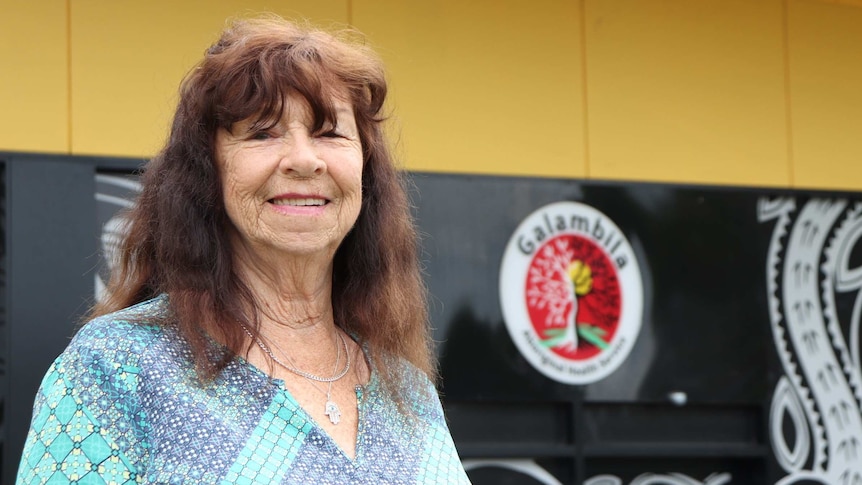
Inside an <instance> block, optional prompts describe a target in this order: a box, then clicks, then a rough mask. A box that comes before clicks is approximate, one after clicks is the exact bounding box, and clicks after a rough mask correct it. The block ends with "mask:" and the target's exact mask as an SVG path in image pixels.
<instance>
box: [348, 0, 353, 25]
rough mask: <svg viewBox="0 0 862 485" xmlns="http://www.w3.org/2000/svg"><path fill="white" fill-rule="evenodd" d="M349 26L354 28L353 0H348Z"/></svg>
mask: <svg viewBox="0 0 862 485" xmlns="http://www.w3.org/2000/svg"><path fill="white" fill-rule="evenodd" d="M347 25H349V26H351V27H353V0H347Z"/></svg>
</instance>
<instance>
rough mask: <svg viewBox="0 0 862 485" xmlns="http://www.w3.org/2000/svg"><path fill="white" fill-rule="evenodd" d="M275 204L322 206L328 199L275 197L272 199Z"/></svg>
mask: <svg viewBox="0 0 862 485" xmlns="http://www.w3.org/2000/svg"><path fill="white" fill-rule="evenodd" d="M272 202H273V204H275V205H290V206H294V207H306V206H321V205H323V204H324V203H325V202H326V201H324V200H323V199H275V200H273V201H272Z"/></svg>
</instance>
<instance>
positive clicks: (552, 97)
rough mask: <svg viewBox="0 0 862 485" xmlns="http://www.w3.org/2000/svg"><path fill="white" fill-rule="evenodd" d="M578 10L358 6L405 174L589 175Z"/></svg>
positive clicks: (568, 5) (440, 3)
mask: <svg viewBox="0 0 862 485" xmlns="http://www.w3.org/2000/svg"><path fill="white" fill-rule="evenodd" d="M578 5H579V3H578V2H559V1H553V0H544V1H534V2H510V1H505V2H499V1H490V0H483V1H469V2H468V1H461V0H437V1H428V2H403V1H400V0H386V1H379V0H354V1H353V6H352V19H353V24H354V26H356V27H357V28H358V29H359V30H360V31H362V32H364V33H365V34H366V35H368V37H369V38H370V40H371V42H372V44H373V45H374V46H375V47H377V48H378V50H379V51H380V52H381V54H382V56H383V58H384V60H385V62H386V64H387V68H388V71H389V74H390V80H391V84H392V91H393V97H392V103H391V106H392V107H393V108H394V114H395V116H396V117H397V118H396V120H395V125H396V126H397V127H398V128H396V131H397V130H399V129H400V131H401V134H402V137H401V148H402V151H403V152H404V153H405V154H406V158H407V167H408V168H411V169H415V170H429V171H445V172H472V173H486V174H488V173H490V174H520V175H548V176H562V177H582V176H584V175H585V166H584V112H583V102H582V98H583V91H582V89H583V82H582V78H583V76H582V69H581V65H582V58H581V43H580V40H581V34H580V32H581V30H580V16H579V7H578Z"/></svg>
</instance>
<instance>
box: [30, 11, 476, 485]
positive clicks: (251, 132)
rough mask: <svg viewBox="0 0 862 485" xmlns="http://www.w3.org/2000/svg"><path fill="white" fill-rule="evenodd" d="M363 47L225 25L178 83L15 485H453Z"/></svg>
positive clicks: (410, 249) (58, 366)
mask: <svg viewBox="0 0 862 485" xmlns="http://www.w3.org/2000/svg"><path fill="white" fill-rule="evenodd" d="M385 95H386V84H385V81H384V78H383V70H382V67H381V65H380V63H379V61H378V60H377V58H376V56H375V55H374V54H373V53H372V52H371V51H370V50H369V49H368V48H366V47H364V46H361V45H358V44H356V43H351V42H349V41H346V40H344V38H342V37H341V36H339V35H332V34H328V33H324V32H321V31H318V30H314V29H311V28H305V27H299V26H297V25H295V24H292V23H289V22H286V21H284V20H282V19H278V18H267V19H258V20H245V21H239V22H236V23H234V24H233V25H232V26H231V27H229V28H228V29H227V30H226V31H225V32H224V33H223V34H222V37H221V39H220V40H219V41H218V42H217V43H216V44H215V45H213V46H212V47H211V48H210V49H209V50H208V51H207V53H206V55H205V57H204V59H203V61H201V63H200V64H199V65H198V66H197V67H196V68H195V69H194V70H193V71H192V72H191V73H190V74H189V76H188V77H187V78H186V80H185V81H184V82H183V85H182V89H181V93H180V102H179V106H178V108H177V112H176V115H175V117H174V122H173V126H172V130H171V135H170V138H169V140H168V142H167V144H166V146H165V148H164V149H163V150H162V152H161V153H160V154H159V155H158V156H157V157H155V158H154V159H153V160H152V161H151V162H150V163H149V165H148V166H147V168H146V171H145V173H144V175H143V178H142V191H141V195H140V198H139V199H138V201H137V202H136V204H135V206H134V207H133V208H132V210H131V212H130V213H129V220H130V224H129V227H128V234H127V235H126V236H125V239H124V240H123V242H122V244H121V246H120V250H119V253H120V261H119V265H118V268H117V270H116V271H115V272H114V274H113V275H112V278H111V282H110V284H109V287H108V289H107V296H106V299H105V300H104V301H103V302H102V303H101V304H99V305H97V306H96V308H95V309H94V310H93V312H92V315H91V316H92V318H93V319H92V320H91V321H90V322H88V323H87V324H85V325H84V326H83V328H82V329H81V330H80V332H79V333H78V335H77V336H76V337H75V339H74V340H73V341H72V343H71V344H70V345H69V347H68V348H67V349H66V350H65V351H64V353H63V354H62V355H60V357H58V359H57V360H56V361H55V362H54V364H53V365H52V366H51V368H50V369H49V370H48V374H47V375H46V377H45V380H44V381H43V384H42V387H41V388H40V390H39V393H38V395H37V397H36V404H35V411H34V418H33V421H32V424H31V430H30V433H29V436H28V439H27V444H26V448H25V451H24V455H23V458H22V461H21V466H20V469H19V478H18V480H19V483H26V484H32V483H47V482H51V483H63V482H77V483H135V482H138V483H140V482H143V483H196V484H197V483H249V484H251V483H258V484H270V483H286V484H287V483H339V484H340V483H366V484H378V483H439V484H452V483H468V479H467V476H466V474H465V472H464V469H463V467H462V466H461V463H460V461H459V459H458V454H457V452H456V451H455V448H454V444H453V442H452V438H451V436H450V435H449V430H448V428H447V426H446V422H445V419H444V417H443V412H442V408H441V405H440V401H439V398H438V396H437V393H436V390H435V388H434V385H433V382H434V379H435V377H436V373H435V365H434V363H433V359H432V352H431V345H430V339H429V331H428V327H427V322H426V319H427V316H426V310H425V293H424V286H423V284H422V279H421V276H420V271H419V264H418V260H417V241H416V235H415V231H414V228H413V224H412V221H411V218H410V212H409V207H408V204H407V198H406V195H405V192H404V189H403V187H402V182H401V178H400V175H399V174H398V173H397V172H396V170H395V166H394V163H393V160H392V158H391V156H390V154H389V150H388V148H387V144H386V140H385V139H384V138H383V129H382V127H381V121H382V118H383V117H382V114H381V107H382V105H383V101H384V98H385Z"/></svg>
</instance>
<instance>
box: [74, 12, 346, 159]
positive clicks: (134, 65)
mask: <svg viewBox="0 0 862 485" xmlns="http://www.w3.org/2000/svg"><path fill="white" fill-rule="evenodd" d="M262 11H268V12H275V13H278V14H280V15H283V16H285V17H289V18H309V19H311V20H313V21H315V22H317V23H323V24H327V23H332V22H338V23H340V24H342V25H344V24H347V21H348V18H347V15H348V4H347V0H325V1H320V0H303V1H276V0H270V1H266V0H260V1H240V0H234V1H227V0H222V1H218V2H214V1H207V0H187V1H181V2H176V1H173V0H148V1H142V2H111V1H103V0H73V1H72V2H71V39H72V43H71V46H72V49H71V59H72V66H71V92H72V152H73V153H75V154H98V155H116V156H132V157H138V156H140V157H148V156H151V155H153V154H154V153H155V152H156V151H157V150H158V149H159V147H160V146H161V144H162V143H163V141H164V139H165V137H166V135H167V132H168V126H169V120H170V117H171V115H172V113H173V109H174V106H175V103H176V93H177V88H178V86H179V83H180V81H181V80H182V78H183V76H184V75H185V73H186V72H187V71H188V70H189V69H190V68H191V67H192V66H193V65H194V64H195V63H196V62H197V61H198V60H199V59H200V58H201V56H202V55H203V52H204V50H205V49H206V48H207V47H208V46H209V45H210V44H211V43H212V42H214V41H215V40H216V38H217V36H218V33H219V32H220V31H221V30H222V28H223V27H224V25H225V19H227V18H228V17H235V16H243V15H249V14H252V13H256V12H262Z"/></svg>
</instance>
